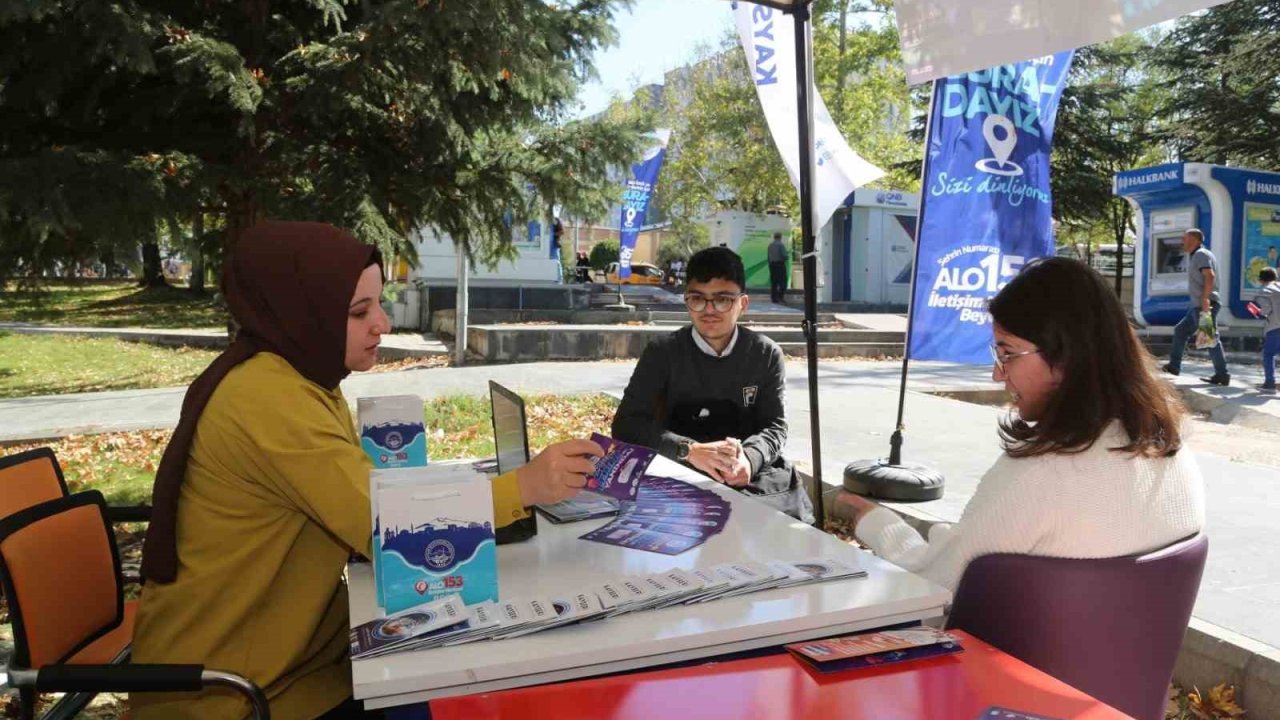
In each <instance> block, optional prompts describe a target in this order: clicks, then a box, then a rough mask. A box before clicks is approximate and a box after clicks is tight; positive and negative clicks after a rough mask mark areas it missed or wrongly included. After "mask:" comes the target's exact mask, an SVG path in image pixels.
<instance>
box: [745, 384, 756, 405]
mask: <svg viewBox="0 0 1280 720" xmlns="http://www.w3.org/2000/svg"><path fill="white" fill-rule="evenodd" d="M759 393H760V388H758V387H756V386H755V385H751V386H748V387H744V388H742V404H743V405H745V406H747V407H751V406H752V405H755V404H756V395H758V394H759Z"/></svg>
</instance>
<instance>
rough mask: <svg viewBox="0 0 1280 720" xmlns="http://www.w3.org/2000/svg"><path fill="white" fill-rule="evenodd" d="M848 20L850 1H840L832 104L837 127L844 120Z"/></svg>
mask: <svg viewBox="0 0 1280 720" xmlns="http://www.w3.org/2000/svg"><path fill="white" fill-rule="evenodd" d="M848 18H849V0H840V44H839V51H838V52H837V53H836V96H835V98H833V99H834V100H835V102H834V103H832V105H833V106H834V109H835V113H834V115H833V119H834V120H835V121H836V124H837V125H839V124H840V121H841V120H843V119H844V77H845V74H846V73H845V68H844V55H845V49H846V48H847V47H848V45H847V43H846V41H847V39H848V32H849V31H848V29H847V28H846V24H847V20H848ZM814 84H815V85H816V84H817V83H816V82H815V83H814Z"/></svg>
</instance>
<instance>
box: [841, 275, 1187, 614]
mask: <svg viewBox="0 0 1280 720" xmlns="http://www.w3.org/2000/svg"><path fill="white" fill-rule="evenodd" d="M989 309H990V312H991V317H992V319H993V320H994V328H993V329H994V333H995V337H994V340H995V342H994V343H993V344H992V346H991V354H992V358H993V360H994V362H995V368H994V370H993V371H992V378H993V379H994V380H996V381H997V382H1003V383H1004V385H1005V388H1006V390H1008V392H1009V394H1010V396H1011V397H1012V399H1013V411H1012V412H1011V414H1010V415H1009V417H1007V418H1006V419H1004V420H1003V421H1001V423H1000V430H999V432H1000V439H1001V443H1002V445H1003V447H1004V454H1003V455H1002V456H1001V457H1000V458H999V459H998V460H997V461H996V463H995V464H994V465H992V466H991V469H989V470H988V471H987V472H986V474H985V475H983V476H982V479H981V480H980V481H979V483H978V487H977V490H976V491H975V492H974V494H973V497H972V498H970V499H969V502H968V504H967V505H966V506H965V508H964V512H963V513H962V514H961V516H960V521H959V522H957V523H955V524H954V525H948V524H939V525H935V526H934V527H933V529H932V530H931V531H930V533H929V537H928V538H927V539H926V538H923V537H921V536H920V534H919V533H917V532H916V531H915V530H914V529H912V528H911V527H910V526H909V525H907V524H906V523H905V522H904V521H903V520H902V519H901V518H899V517H898V515H897V514H895V513H894V512H893V511H891V510H889V509H888V508H883V507H880V506H879V505H877V504H876V503H874V502H872V501H870V500H867V499H865V498H862V497H859V496H857V495H844V496H842V497H841V500H840V501H839V502H841V503H842V504H845V505H846V510H847V512H848V513H849V514H852V515H853V517H854V521H855V524H854V533H855V534H856V535H857V537H858V539H859V540H861V541H862V542H864V543H866V544H867V545H868V546H869V547H871V549H872V550H874V551H875V552H876V554H878V555H880V556H881V557H884V558H885V559H887V560H889V561H891V562H894V563H897V564H898V565H900V566H902V567H903V568H906V569H907V570H910V571H912V572H915V573H918V574H921V575H923V576H925V577H927V578H929V579H930V580H933V581H934V582H936V583H938V584H939V585H941V586H943V587H945V588H947V589H949V590H953V591H954V590H955V589H956V587H957V586H958V585H959V583H960V578H961V576H962V575H963V574H964V571H965V568H966V567H967V566H968V564H969V562H970V561H972V560H973V559H975V558H977V557H979V556H982V555H988V554H991V553H1017V554H1028V555H1041V556H1049V557H1064V558H1109V557H1119V556H1124V555H1132V554H1136V553H1145V552H1149V551H1152V550H1157V549H1159V548H1162V547H1165V546H1167V545H1170V544H1173V543H1175V542H1178V541H1179V540H1182V539H1184V538H1187V537H1190V536H1192V535H1195V534H1196V533H1198V532H1199V531H1200V529H1201V528H1202V527H1203V526H1204V487H1203V485H1204V483H1203V480H1202V478H1201V476H1200V468H1199V466H1198V465H1197V464H1196V460H1195V457H1194V456H1193V455H1192V453H1191V452H1190V451H1189V450H1188V449H1186V448H1185V447H1184V446H1183V435H1182V423H1183V420H1184V418H1185V415H1186V412H1185V409H1184V408H1183V407H1182V404H1181V402H1180V401H1179V399H1178V398H1177V396H1176V395H1175V394H1174V390H1173V389H1172V388H1171V387H1169V386H1168V385H1167V384H1165V383H1162V382H1160V381H1159V380H1157V379H1156V378H1155V377H1154V375H1153V373H1152V371H1151V368H1152V366H1153V365H1154V363H1153V362H1152V359H1151V356H1150V354H1149V353H1148V352H1147V351H1146V349H1145V347H1144V346H1143V345H1142V343H1141V342H1140V341H1139V340H1138V338H1137V336H1136V335H1135V334H1134V332H1133V329H1132V328H1131V327H1130V325H1129V321H1128V318H1127V317H1126V316H1125V313H1124V310H1123V308H1122V307H1121V306H1120V302H1119V300H1117V298H1116V295H1115V293H1114V292H1113V291H1112V290H1111V288H1110V287H1108V286H1107V283H1106V281H1105V280H1103V278H1102V276H1101V275H1099V274H1098V273H1097V272H1096V271H1095V270H1093V269H1092V268H1090V267H1089V266H1088V265H1085V264H1084V263H1082V262H1080V261H1078V260H1072V259H1069V258H1048V259H1044V260H1039V261H1035V262H1032V263H1030V264H1029V265H1027V267H1026V268H1025V269H1024V270H1023V271H1022V272H1021V273H1020V274H1019V275H1017V276H1016V277H1015V278H1014V279H1013V280H1012V281H1010V282H1009V284H1008V285H1006V286H1005V288H1004V289H1003V290H1001V291H1000V292H999V293H998V294H997V295H996V296H995V298H993V299H992V300H991V303H990V308H989Z"/></svg>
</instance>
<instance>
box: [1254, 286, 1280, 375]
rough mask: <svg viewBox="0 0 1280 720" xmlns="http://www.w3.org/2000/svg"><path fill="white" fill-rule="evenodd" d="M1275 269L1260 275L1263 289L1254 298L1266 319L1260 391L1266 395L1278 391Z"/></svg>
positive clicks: (1279, 292)
mask: <svg viewBox="0 0 1280 720" xmlns="http://www.w3.org/2000/svg"><path fill="white" fill-rule="evenodd" d="M1277 277H1280V275H1277V273H1276V270H1275V268H1269V267H1265V268H1262V270H1261V271H1260V272H1259V273H1258V280H1259V281H1260V282H1261V283H1262V289H1261V290H1260V291H1258V294H1257V295H1256V296H1254V298H1253V302H1254V304H1255V305H1257V306H1258V310H1259V311H1260V312H1261V313H1262V317H1263V318H1265V319H1266V325H1264V326H1263V329H1262V332H1263V340H1262V374H1263V378H1264V380H1263V383H1262V384H1261V385H1259V386H1258V389H1259V390H1261V391H1263V392H1264V393H1271V394H1274V393H1275V391H1276V354H1277V353H1280V282H1276V278H1277Z"/></svg>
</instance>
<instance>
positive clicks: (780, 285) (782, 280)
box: [769, 232, 787, 304]
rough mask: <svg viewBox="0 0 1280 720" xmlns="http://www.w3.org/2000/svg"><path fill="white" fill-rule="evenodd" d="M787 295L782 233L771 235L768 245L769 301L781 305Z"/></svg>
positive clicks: (785, 252)
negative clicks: (771, 238)
mask: <svg viewBox="0 0 1280 720" xmlns="http://www.w3.org/2000/svg"><path fill="white" fill-rule="evenodd" d="M786 295H787V246H786V245H783V244H782V233H780V232H776V233H774V234H773V242H771V243H769V300H770V301H772V302H775V303H779V304H781V303H782V302H783V301H784V300H785V299H786Z"/></svg>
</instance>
